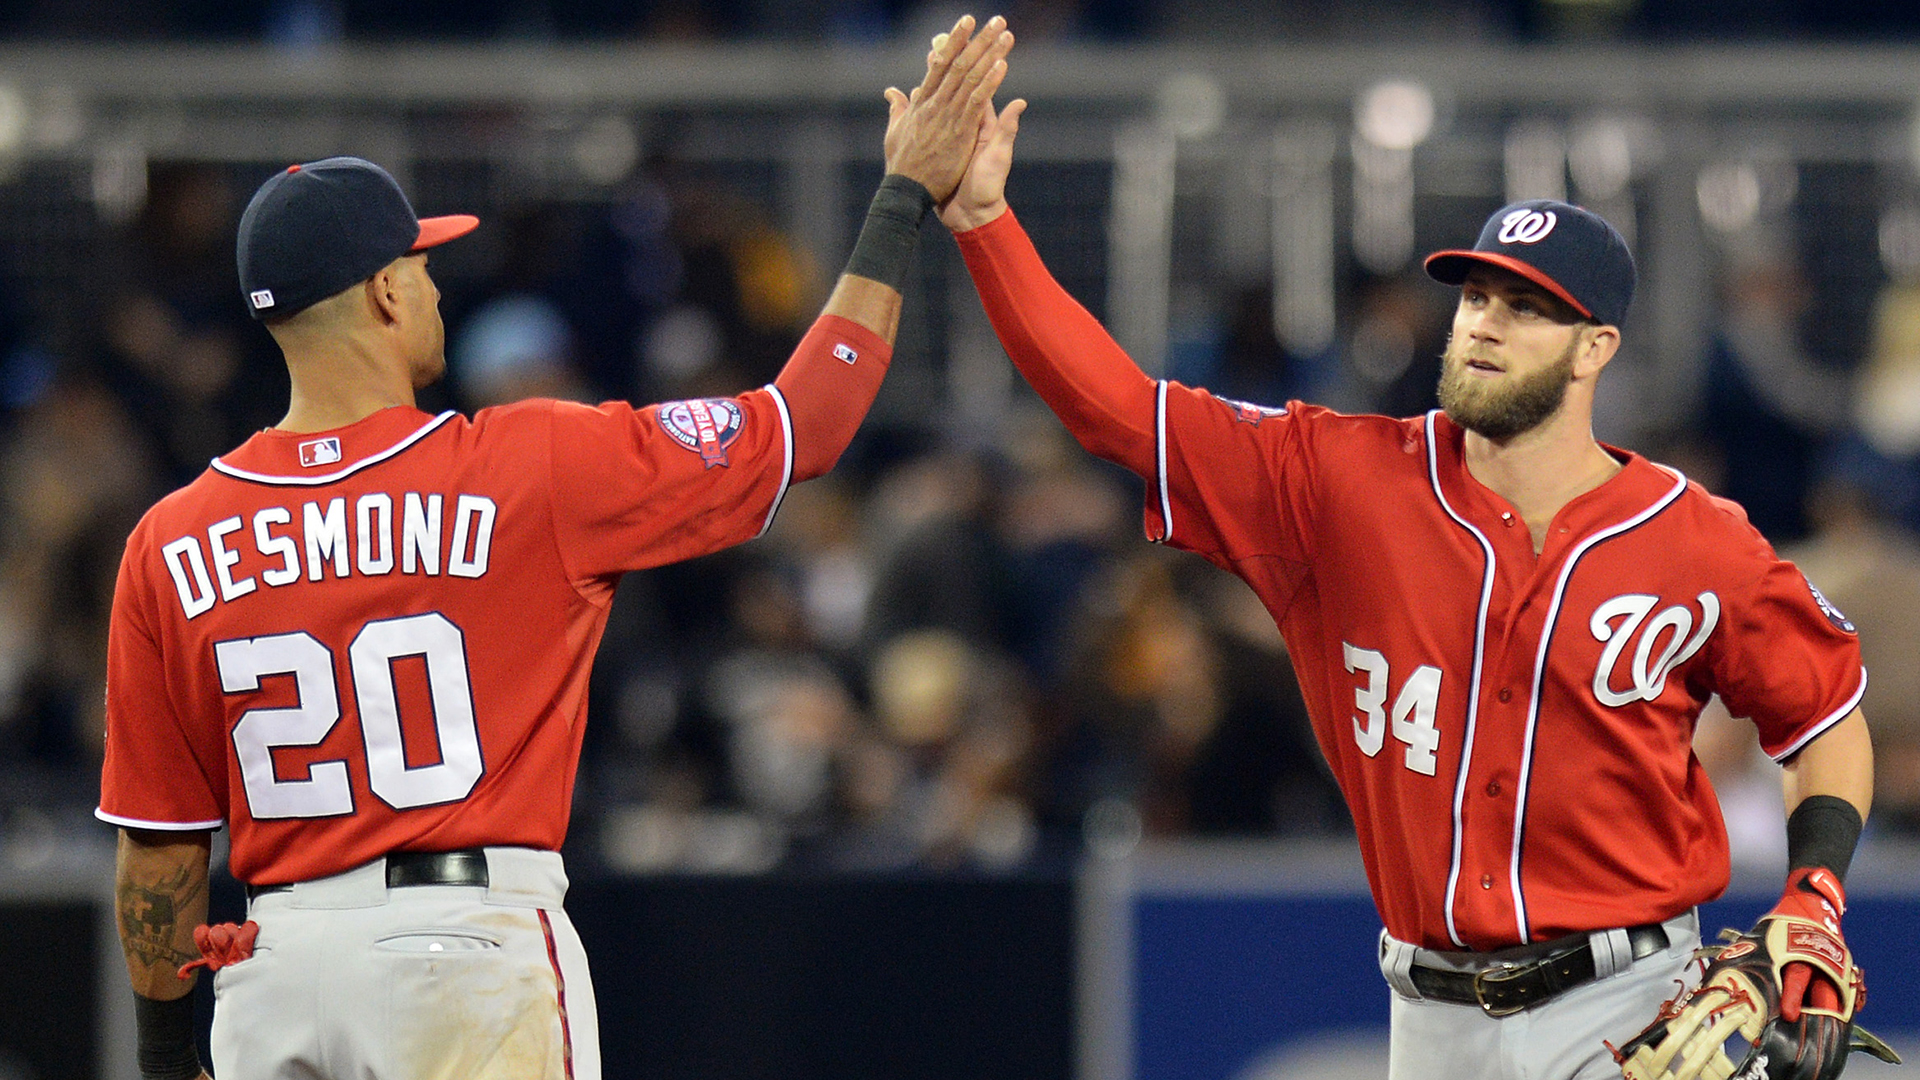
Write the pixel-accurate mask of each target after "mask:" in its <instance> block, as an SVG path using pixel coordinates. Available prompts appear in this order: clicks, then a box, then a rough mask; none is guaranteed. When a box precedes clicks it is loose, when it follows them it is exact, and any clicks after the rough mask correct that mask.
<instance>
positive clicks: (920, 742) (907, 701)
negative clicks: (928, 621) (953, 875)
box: [834, 630, 1035, 869]
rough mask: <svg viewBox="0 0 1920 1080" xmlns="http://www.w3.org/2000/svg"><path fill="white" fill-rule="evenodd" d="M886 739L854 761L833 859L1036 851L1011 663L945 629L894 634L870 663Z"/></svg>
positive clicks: (1023, 705)
mask: <svg viewBox="0 0 1920 1080" xmlns="http://www.w3.org/2000/svg"><path fill="white" fill-rule="evenodd" d="M868 680H869V684H870V691H871V697H872V700H873V711H874V717H875V721H876V726H877V734H878V736H879V737H878V738H877V739H875V740H872V741H868V742H866V743H864V744H863V745H861V746H859V747H858V748H857V750H856V753H855V754H854V755H853V757H852V759H851V761H850V762H849V765H850V769H849V773H848V776H847V785H846V795H845V798H846V803H847V809H848V811H849V812H850V814H851V821H850V822H849V828H848V829H847V830H846V833H845V835H844V836H843V838H842V839H841V840H840V841H839V842H838V843H837V844H836V845H835V857H834V863H835V864H836V865H840V866H858V867H864V868H883V867H903V866H909V865H922V866H931V867H936V868H951V867H955V866H961V865H973V866H981V867H986V868H991V869H1007V868H1010V867H1014V866H1018V865H1020V864H1021V863H1022V862H1024V861H1025V860H1026V859H1027V858H1028V857H1029V855H1031V853H1032V852H1033V849H1034V846H1035V829H1034V824H1033V820H1032V813H1031V811H1030V810H1029V809H1028V807H1027V804H1026V803H1025V802H1024V800H1023V799H1021V798H1020V797H1019V796H1018V790H1019V782H1020V781H1021V780H1022V779H1023V778H1024V777H1023V775H1022V771H1023V768H1024V766H1025V764H1026V760H1027V756H1026V755H1027V749H1028V746H1029V742H1030V739H1031V730H1030V725H1029V720H1028V716H1027V697H1026V693H1025V691H1024V689H1023V687H1022V686H1021V680H1020V679H1019V677H1018V676H1017V674H1016V673H1015V671H1014V669H1013V668H1012V666H1011V665H1009V664H1007V663H1006V662H1005V661H1004V660H1001V659H998V658H995V657H994V656H993V655H992V654H990V653H989V652H987V651H984V650H981V649H978V648H976V647H974V646H972V645H969V644H968V643H967V642H966V641H964V640H962V639H961V638H960V637H959V636H958V635H955V634H953V633H951V632H950V631H946V630H912V631H908V632H906V633H903V634H901V635H900V636H898V637H896V638H894V639H892V640H891V641H888V642H887V643H886V644H885V645H884V646H883V647H881V649H880V650H879V651H878V652H877V653H876V654H875V655H874V658H873V663H872V664H871V665H870V667H869V670H868Z"/></svg>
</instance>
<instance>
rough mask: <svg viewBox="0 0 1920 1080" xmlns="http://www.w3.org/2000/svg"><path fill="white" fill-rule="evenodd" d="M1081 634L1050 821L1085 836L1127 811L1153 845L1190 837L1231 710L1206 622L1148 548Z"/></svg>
mask: <svg viewBox="0 0 1920 1080" xmlns="http://www.w3.org/2000/svg"><path fill="white" fill-rule="evenodd" d="M1075 625H1076V628H1077V630H1078V634H1077V635H1076V636H1077V638H1078V642H1077V647H1076V648H1075V649H1074V651H1073V652H1072V654H1071V660H1070V661H1069V667H1068V669H1067V676H1066V679H1065V681H1064V685H1063V690H1064V693H1065V697H1064V700H1062V701H1060V702H1059V703H1058V704H1057V705H1056V707H1055V709H1056V717H1057V719H1056V720H1055V722H1054V724H1053V725H1052V730H1050V731H1046V732H1044V734H1043V735H1042V742H1041V746H1040V753H1041V760H1040V762H1039V768H1040V770H1041V771H1040V773H1039V781H1040V791H1039V795H1038V797H1039V799H1040V800H1041V805H1040V815H1041V821H1042V822H1043V823H1044V824H1046V825H1049V826H1051V827H1053V828H1055V829H1064V830H1070V831H1071V830H1079V829H1081V828H1083V827H1084V826H1085V825H1086V824H1088V823H1089V816H1090V815H1091V814H1092V813H1093V812H1094V811H1095V810H1096V808H1100V807H1103V806H1106V805H1110V804H1112V803H1115V802H1119V803H1125V804H1129V805H1131V806H1132V807H1134V808H1135V811H1136V812H1137V813H1138V814H1139V816H1140V820H1141V824H1142V829H1143V831H1144V833H1145V834H1146V835H1148V836H1170V835H1177V834H1180V833H1183V832H1186V831H1187V830H1188V829H1189V828H1190V826H1191V824H1192V806H1191V803H1190V801H1189V798H1188V775H1189V773H1190V770H1191V769H1192V767H1193V764H1194V761H1195V760H1196V758H1197V756H1198V754H1199V751H1200V748H1201V746H1202V745H1203V744H1204V743H1205V742H1206V741H1207V740H1208V739H1209V738H1210V737H1211V736H1212V735H1213V734H1214V731H1215V729H1216V728H1217V727H1218V726H1219V724H1220V721H1221V718H1222V716H1223V715H1224V713H1225V710H1226V700H1225V695H1224V694H1223V692H1222V686H1221V682H1220V670H1219V669H1220V657H1219V654H1218V652H1217V651H1216V650H1215V649H1214V647H1213V643H1212V641H1211V639H1210V638H1209V636H1208V634H1207V631H1206V626H1205V624H1204V622H1203V621H1202V620H1201V618H1200V617H1199V614H1198V613H1197V612H1196V611H1195V610H1194V608H1193V605H1192V604H1191V602H1190V601H1189V600H1188V599H1187V598H1186V597H1184V596H1182V595H1181V594H1180V593H1179V591H1178V590H1177V589H1176V587H1175V577H1174V571H1173V569H1172V568H1171V567H1170V566H1169V565H1168V562H1167V559H1166V558H1165V555H1164V553H1163V552H1161V551H1160V550H1158V549H1152V548H1149V549H1146V550H1145V551H1143V552H1141V553H1139V554H1136V555H1134V556H1132V557H1131V558H1128V559H1126V560H1125V561H1123V562H1120V563H1118V564H1116V565H1113V566H1111V567H1109V568H1108V569H1107V570H1106V571H1105V572H1104V573H1102V575H1101V578H1100V580H1099V581H1097V582H1096V583H1095V584H1094V585H1093V586H1091V587H1090V588H1089V590H1088V591H1087V593H1086V594H1085V597H1084V605H1083V607H1082V608H1081V609H1080V614H1079V618H1078V619H1077V620H1076V623H1075Z"/></svg>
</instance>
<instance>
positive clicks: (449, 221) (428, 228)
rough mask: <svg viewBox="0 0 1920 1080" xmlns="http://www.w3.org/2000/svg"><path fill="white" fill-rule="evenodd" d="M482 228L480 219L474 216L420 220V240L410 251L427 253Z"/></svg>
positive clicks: (459, 215) (461, 215) (451, 216)
mask: <svg viewBox="0 0 1920 1080" xmlns="http://www.w3.org/2000/svg"><path fill="white" fill-rule="evenodd" d="M479 227H480V219H479V218H477V217H474V216H473V215H472V214H447V215H446V216H444V217H430V218H421V219H420V239H418V240H415V241H414V242H413V247H411V248H409V249H408V250H409V251H425V250H426V249H427V248H430V247H437V246H439V245H441V244H444V243H446V242H447V241H449V240H452V239H454V238H456V237H461V236H465V235H467V234H468V233H470V232H472V231H473V230H475V229H477V228H479Z"/></svg>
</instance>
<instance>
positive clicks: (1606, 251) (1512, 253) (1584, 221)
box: [1426, 199, 1635, 326]
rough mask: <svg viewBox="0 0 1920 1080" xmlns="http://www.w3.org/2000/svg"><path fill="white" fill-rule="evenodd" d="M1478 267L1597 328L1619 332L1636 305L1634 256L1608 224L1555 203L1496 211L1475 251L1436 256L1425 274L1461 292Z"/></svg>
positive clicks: (1429, 260) (1533, 203) (1524, 204)
mask: <svg viewBox="0 0 1920 1080" xmlns="http://www.w3.org/2000/svg"><path fill="white" fill-rule="evenodd" d="M1475 263H1484V264H1486V265H1489V266H1497V267H1500V268H1501V269H1502V270H1510V271H1512V272H1513V273H1516V274H1519V275H1520V276H1521V277H1523V278H1526V279H1527V280H1528V281H1531V282H1533V283H1534V284H1536V285H1538V286H1540V287H1541V288H1543V289H1545V290H1547V291H1548V292H1550V293H1552V294H1553V295H1555V296H1557V297H1559V298H1560V299H1562V300H1565V301H1566V302H1567V303H1569V304H1572V305H1573V307H1574V310H1576V311H1578V312H1580V314H1582V315H1585V316H1586V317H1587V318H1589V319H1592V320H1593V321H1595V322H1597V323H1601V324H1603V325H1607V326H1619V325H1620V322H1621V320H1623V319H1625V318H1626V317H1627V305H1628V304H1630V303H1632V302H1633V284H1634V278H1635V272H1634V268H1633V254H1632V252H1629V251H1628V250H1627V242H1626V241H1625V240H1623V239H1621V237H1620V234H1619V233H1618V232H1616V231H1615V230H1614V227H1613V226H1611V225H1609V224H1607V222H1606V219H1604V218H1602V217H1601V216H1600V215H1599V214H1596V213H1594V212H1593V211H1591V210H1586V209H1582V208H1581V207H1578V206H1574V205H1573V204H1571V203H1563V202H1559V201H1557V200H1554V199H1529V200H1528V201H1526V202H1517V203H1514V204H1513V205H1511V206H1504V207H1501V208H1500V209H1499V210H1496V211H1494V214H1493V216H1492V217H1490V218H1488V219H1487V224H1486V226H1485V227H1484V228H1482V229H1481V230H1480V239H1479V241H1478V242H1476V243H1475V244H1474V245H1473V250H1472V251H1436V252H1434V253H1433V254H1431V255H1429V256H1427V262H1426V266H1427V274H1428V276H1430V277H1432V278H1433V279H1434V280H1435V281H1439V282H1443V283H1445V284H1448V285H1458V284H1460V283H1461V282H1463V281H1465V280H1467V273H1468V271H1470V270H1472V269H1473V265H1474V264H1475Z"/></svg>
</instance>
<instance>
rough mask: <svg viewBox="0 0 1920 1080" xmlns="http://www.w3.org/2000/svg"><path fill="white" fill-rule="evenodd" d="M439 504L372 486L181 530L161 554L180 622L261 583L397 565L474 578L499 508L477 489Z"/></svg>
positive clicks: (374, 573) (369, 573) (384, 570)
mask: <svg viewBox="0 0 1920 1080" xmlns="http://www.w3.org/2000/svg"><path fill="white" fill-rule="evenodd" d="M446 503H447V499H446V497H445V496H442V495H439V494H432V495H421V494H420V493H419V492H416V491H409V492H407V493H406V494H405V495H403V496H401V497H400V498H399V499H398V500H396V499H395V498H394V496H392V495H390V494H388V493H386V492H384V491H375V492H369V493H367V494H365V495H361V496H360V497H358V498H357V499H355V500H354V501H353V505H352V507H351V508H349V507H348V505H347V500H346V499H345V498H344V497H336V498H334V499H331V500H329V501H327V502H325V503H320V502H308V503H303V504H301V505H300V506H299V507H297V508H296V507H286V506H269V507H266V508H264V509H262V510H258V511H256V512H255V513H254V515H253V518H252V521H251V523H249V522H248V521H246V520H243V519H242V518H241V517H239V516H238V515H236V516H234V517H230V518H227V519H226V520H224V521H216V522H214V523H213V524H212V525H210V526H208V527H207V531H206V534H205V535H204V536H202V535H197V534H189V535H187V536H182V537H180V538H179V539H177V540H174V541H172V542H170V543H168V544H166V545H165V546H164V547H162V548H161V549H160V555H161V557H162V558H163V559H165V560H166V564H167V573H168V574H169V575H171V576H172V578H173V584H174V588H175V589H176V590H178V592H179V595H180V607H181V610H183V611H184V612H186V616H187V618H189V619H192V618H194V617H196V616H199V615H203V614H205V613H206V612H208V611H210V610H212V609H213V605H214V603H215V602H216V601H220V602H225V603H231V602H233V601H234V600H238V599H239V598H241V597H243V596H245V595H247V594H248V593H251V592H253V591H254V590H255V589H258V588H259V587H260V585H261V584H262V583H264V584H265V585H266V586H267V587H269V588H279V587H281V586H283V585H291V584H293V583H294V582H296V581H299V580H300V579H301V577H302V576H305V577H306V579H307V580H308V581H320V580H322V579H324V578H326V577H327V576H328V574H331V575H332V576H333V577H336V578H344V577H347V576H349V575H350V574H359V575H362V576H366V577H379V576H382V575H385V574H391V573H394V572H395V571H396V570H397V571H399V572H400V573H402V574H425V575H427V576H429V577H432V576H437V575H439V574H440V573H441V572H442V567H443V566H444V569H445V572H446V573H447V574H448V575H449V576H452V577H463V578H477V577H480V576H482V575H483V574H485V573H486V572H487V553H488V552H489V550H491V548H492V546H493V529H494V525H495V519H496V518H497V517H498V508H497V507H496V506H495V505H494V502H493V500H492V499H489V498H487V497H486V496H484V495H459V496H455V497H454V498H453V512H452V514H451V515H449V514H447V513H446ZM449 534H450V535H449ZM443 556H444V559H443ZM261 563H265V564H267V565H260V564H261ZM243 564H244V567H243ZM256 566H257V567H259V568H258V570H257V571H255V570H251V569H249V568H252V567H256Z"/></svg>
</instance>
